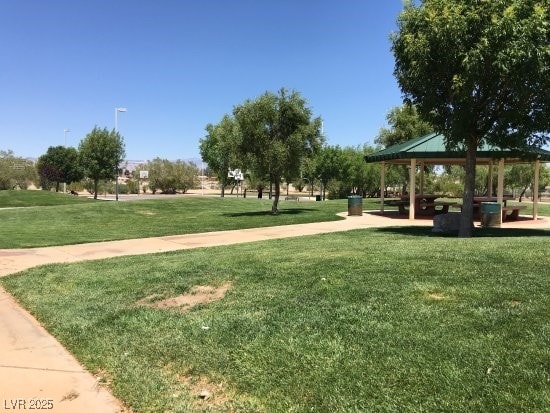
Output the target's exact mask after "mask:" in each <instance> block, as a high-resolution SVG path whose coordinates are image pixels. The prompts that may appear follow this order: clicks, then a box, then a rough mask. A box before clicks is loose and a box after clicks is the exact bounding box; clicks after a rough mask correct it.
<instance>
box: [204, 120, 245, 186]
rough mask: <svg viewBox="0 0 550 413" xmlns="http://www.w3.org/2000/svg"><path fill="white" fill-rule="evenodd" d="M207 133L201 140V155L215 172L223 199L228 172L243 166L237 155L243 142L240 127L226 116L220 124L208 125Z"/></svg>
mask: <svg viewBox="0 0 550 413" xmlns="http://www.w3.org/2000/svg"><path fill="white" fill-rule="evenodd" d="M206 133H207V134H206V137H204V138H203V139H201V140H200V144H199V150H200V154H201V157H202V159H203V160H204V161H205V162H206V163H207V164H208V167H209V168H210V169H211V170H212V171H214V172H215V174H216V176H217V178H218V180H219V182H220V187H221V196H222V197H223V196H224V193H225V186H226V184H227V179H228V178H227V172H228V170H229V169H232V170H233V169H236V168H237V167H241V166H242V165H241V162H239V159H238V154H237V150H238V147H239V145H240V142H241V133H240V130H239V125H238V124H237V122H235V120H234V119H233V118H231V117H230V116H229V115H225V116H224V117H223V118H222V120H221V121H220V123H218V124H216V125H213V124H211V123H209V124H208V125H206Z"/></svg>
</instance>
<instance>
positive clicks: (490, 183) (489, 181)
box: [487, 159, 493, 196]
mask: <svg viewBox="0 0 550 413" xmlns="http://www.w3.org/2000/svg"><path fill="white" fill-rule="evenodd" d="M487 196H493V160H492V159H490V160H489V171H488V174H487Z"/></svg>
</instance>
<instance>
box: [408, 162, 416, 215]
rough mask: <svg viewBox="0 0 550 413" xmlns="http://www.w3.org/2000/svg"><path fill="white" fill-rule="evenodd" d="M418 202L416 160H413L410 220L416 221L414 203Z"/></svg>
mask: <svg viewBox="0 0 550 413" xmlns="http://www.w3.org/2000/svg"><path fill="white" fill-rule="evenodd" d="M415 200H416V159H415V158H411V169H410V171H409V220H411V221H413V220H414V201H415Z"/></svg>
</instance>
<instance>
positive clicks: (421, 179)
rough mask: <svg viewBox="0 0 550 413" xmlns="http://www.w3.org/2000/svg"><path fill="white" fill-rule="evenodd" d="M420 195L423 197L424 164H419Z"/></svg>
mask: <svg viewBox="0 0 550 413" xmlns="http://www.w3.org/2000/svg"><path fill="white" fill-rule="evenodd" d="M420 195H424V162H420Z"/></svg>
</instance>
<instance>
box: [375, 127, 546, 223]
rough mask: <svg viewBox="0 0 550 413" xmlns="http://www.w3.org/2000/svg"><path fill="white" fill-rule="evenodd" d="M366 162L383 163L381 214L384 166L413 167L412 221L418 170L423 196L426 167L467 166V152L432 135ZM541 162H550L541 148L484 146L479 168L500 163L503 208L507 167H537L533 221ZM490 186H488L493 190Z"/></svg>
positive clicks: (478, 156)
mask: <svg viewBox="0 0 550 413" xmlns="http://www.w3.org/2000/svg"><path fill="white" fill-rule="evenodd" d="M365 162H367V163H371V162H380V164H381V171H380V188H381V191H380V192H381V197H380V211H381V212H384V188H385V182H384V181H385V165H386V164H397V165H407V166H410V173H409V187H410V196H409V219H410V220H414V219H415V198H416V193H415V192H416V167H417V165H419V166H420V194H422V193H423V191H424V168H423V167H424V165H464V164H465V163H466V152H465V151H461V150H449V149H447V148H446V146H445V137H444V136H443V135H442V134H440V133H431V134H429V135H425V136H421V137H418V138H415V139H411V140H409V141H407V142H405V143H401V144H398V145H393V146H390V147H389V148H386V149H383V150H381V151H378V152H375V153H373V154H371V155H366V156H365ZM541 162H550V152H549V151H546V150H544V149H540V148H531V149H527V150H510V149H499V148H496V147H493V146H489V145H484V146H483V147H480V148H478V150H477V154H476V164H477V165H487V166H493V165H494V164H495V163H498V180H497V202H498V203H500V204H502V201H503V198H504V165H505V164H511V163H512V164H515V163H534V164H535V177H534V185H533V186H534V188H533V219H534V220H535V219H537V215H538V189H539V170H540V163H541ZM492 171H493V168H489V177H488V179H489V180H490V182H492V180H493V177H492ZM490 187H491V186H489V188H490Z"/></svg>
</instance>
